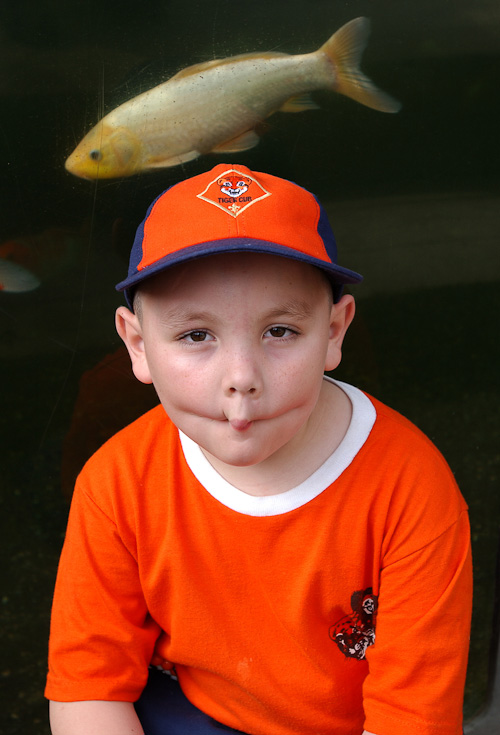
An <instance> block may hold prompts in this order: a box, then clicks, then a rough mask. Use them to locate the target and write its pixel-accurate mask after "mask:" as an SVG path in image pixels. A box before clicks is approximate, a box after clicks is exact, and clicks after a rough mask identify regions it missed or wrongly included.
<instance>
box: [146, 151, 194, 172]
mask: <svg viewBox="0 0 500 735" xmlns="http://www.w3.org/2000/svg"><path fill="white" fill-rule="evenodd" d="M198 156H201V153H200V151H187V153H180V154H179V155H178V156H170V157H169V158H156V159H153V160H149V161H148V162H147V164H146V166H145V168H168V167H169V166H179V165H180V164H181V163H187V162H188V161H193V160H194V159H195V158H198Z"/></svg>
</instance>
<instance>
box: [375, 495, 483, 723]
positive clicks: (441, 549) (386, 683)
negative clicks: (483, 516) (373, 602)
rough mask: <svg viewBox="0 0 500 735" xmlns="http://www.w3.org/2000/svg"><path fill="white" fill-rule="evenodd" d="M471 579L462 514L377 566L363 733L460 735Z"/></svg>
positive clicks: (467, 534)
mask: <svg viewBox="0 0 500 735" xmlns="http://www.w3.org/2000/svg"><path fill="white" fill-rule="evenodd" d="M471 598H472V573H471V552H470V531H469V522H468V514H467V511H466V510H465V509H464V510H463V511H462V512H461V513H460V515H459V518H458V520H457V521H456V522H455V523H453V524H452V525H451V526H449V527H448V528H447V529H446V530H445V531H444V532H443V533H441V534H440V535H439V536H438V537H437V538H435V539H434V540H432V541H431V542H427V543H425V544H424V545H422V546H421V548H418V549H417V550H415V551H413V552H412V553H409V554H407V555H404V556H402V557H401V558H398V559H395V560H390V561H389V563H387V564H386V565H384V564H383V565H382V571H381V575H380V593H379V599H378V612H377V624H376V641H375V645H373V646H372V647H370V648H369V649H368V651H367V655H366V657H367V660H368V663H369V675H368V676H367V678H366V680H365V682H364V688H363V701H364V710H365V716H366V721H365V728H366V730H368V731H370V732H374V733H377V735H399V733H410V734H412V733H420V734H421V735H424V734H425V735H431V734H434V733H435V735H438V734H440V735H445V734H446V735H460V734H461V733H462V697H463V689H464V681H465V672H466V667H467V654H468V641H469V630H470V616H471Z"/></svg>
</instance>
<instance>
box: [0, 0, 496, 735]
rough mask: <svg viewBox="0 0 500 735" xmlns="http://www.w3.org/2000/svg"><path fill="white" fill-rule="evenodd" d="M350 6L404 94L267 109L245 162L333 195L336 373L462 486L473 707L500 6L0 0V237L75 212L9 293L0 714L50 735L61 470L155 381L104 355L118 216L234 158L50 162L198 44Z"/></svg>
mask: <svg viewBox="0 0 500 735" xmlns="http://www.w3.org/2000/svg"><path fill="white" fill-rule="evenodd" d="M358 15H367V16H369V17H370V18H371V20H372V28H373V32H372V38H371V40H370V44H369V47H368V50H367V52H366V53H365V57H364V63H363V68H364V70H365V71H366V72H367V73H368V74H369V75H370V76H371V77H372V78H373V79H375V80H376V81H377V83H378V84H379V85H380V86H381V87H382V88H384V89H385V90H387V91H389V92H391V93H392V94H393V95H394V96H396V97H397V98H398V99H400V100H401V101H402V103H403V109H402V111H401V112H400V113H399V114H398V115H384V114H382V113H377V112H374V111H372V110H369V109H366V108H363V107H361V106H360V105H358V104H356V103H354V102H352V101H350V100H346V99H343V98H339V97H338V96H337V95H334V94H329V93H327V92H324V93H318V94H316V95H315V99H316V101H317V102H318V103H319V104H320V105H321V110H318V111H311V112H305V113H302V114H298V115H285V114H281V113H278V114H276V115H275V116H273V117H272V118H270V119H269V121H268V125H267V126H266V129H265V131H264V135H263V139H262V142H261V143H260V145H259V146H258V147H257V148H255V149H253V150H252V151H249V152H247V153H244V154H241V155H240V156H238V159H239V162H241V163H243V164H246V165H248V166H250V167H252V168H254V169H255V170H266V171H269V172H272V173H275V174H277V175H281V176H284V177H286V178H290V179H292V180H295V181H297V182H298V183H300V184H302V185H304V186H306V187H308V188H310V189H312V190H313V191H315V193H317V194H318V195H319V197H320V198H321V199H322V201H323V202H324V203H325V204H326V208H327V210H328V212H329V214H330V218H331V221H332V225H333V228H334V230H335V232H336V235H337V238H338V242H339V249H340V253H341V262H342V263H344V264H345V265H347V266H349V267H352V268H354V269H357V270H359V271H361V272H362V273H363V274H364V275H365V283H364V284H363V285H362V286H360V287H358V288H357V289H356V291H355V294H356V297H357V300H358V317H357V321H356V323H355V325H354V326H353V327H352V331H351V333H350V335H349V336H348V339H347V345H346V349H345V355H344V362H343V364H342V366H341V368H340V369H339V371H338V373H337V375H338V377H340V378H342V379H344V380H347V381H350V382H354V383H355V384H357V385H359V386H360V387H361V388H364V389H366V390H368V391H370V392H372V393H373V394H375V395H376V396H377V397H378V398H380V399H381V400H383V401H385V402H386V403H388V404H389V405H391V406H393V407H394V408H396V409H398V410H400V411H401V412H402V413H404V414H406V415H407V416H408V417H409V418H410V419H412V420H413V421H414V422H415V423H416V424H417V425H418V426H420V427H421V428H422V429H423V430H424V431H425V432H426V433H428V434H429V436H430V437H431V438H432V439H433V440H434V441H435V443H436V444H437V445H438V447H439V448H440V449H441V450H442V451H443V453H444V454H445V456H446V457H447V459H448V461H449V463H450V465H451V467H452V469H453V471H454V472H455V474H456V477H457V479H458V481H459V484H460V486H461V488H462V491H463V493H464V495H465V497H466V500H467V502H468V503H469V505H470V509H471V522H472V532H473V543H474V558H475V602H474V621H473V633H472V640H471V655H470V665H469V676H468V683H467V692H466V714H467V716H468V717H470V716H472V715H473V714H474V713H476V712H477V711H478V710H480V708H481V707H482V706H483V705H484V702H485V700H486V697H487V690H488V672H489V667H490V665H491V662H490V646H491V640H492V634H493V615H494V599H495V563H496V556H497V548H498V537H499V519H500V500H499V482H498V479H499V458H500V443H499V438H500V437H499V434H500V431H499V418H498V416H499V388H498V372H499V360H498V357H499V354H498V353H499V339H498V315H499V288H498V282H499V276H500V258H499V240H500V236H499V220H500V216H499V204H500V197H499V183H500V182H499V172H498V168H499V156H498V133H497V128H498V89H499V81H500V80H499V77H500V64H499V52H500V8H499V6H498V3H497V2H496V1H494V0H475V2H473V3H472V2H470V0H453V1H451V0H449V1H448V0H432V1H431V0H421V1H420V2H415V0H412V1H410V0H401V1H400V2H398V3H394V2H390V0H379V1H375V0H359V1H355V0H353V1H352V2H344V1H342V2H341V1H340V0H329V1H326V0H324V1H323V0H310V1H309V2H306V1H305V0H303V1H302V2H298V1H296V0H287V1H285V0H272V1H271V2H269V1H267V2H261V1H260V0H254V2H252V3H241V4H236V3H233V2H228V1H227V0H212V1H211V2H208V1H196V0H194V1H193V2H190V3H176V2H171V1H170V0H165V1H163V2H159V1H154V2H148V1H147V0H146V1H144V2H142V3H124V2H117V1H116V0H107V1H106V2H103V0H88V1H82V2H78V1H77V2H72V3H68V2H63V1H62V0H46V2H43V3H40V2H38V0H25V2H23V3H19V2H13V0H5V2H3V3H2V6H1V8H0V97H1V104H2V116H1V118H0V152H1V159H0V160H1V171H2V176H1V180H0V187H1V191H0V212H1V216H0V243H2V242H5V241H7V240H12V239H16V238H26V237H28V236H32V235H37V234H40V233H42V232H44V231H46V230H48V229H51V228H59V229H60V228H68V229H69V230H70V231H71V232H72V233H73V236H74V240H75V242H76V243H77V244H76V250H77V255H75V256H74V257H73V259H72V260H70V262H68V263H66V264H64V263H63V264H61V263H60V262H56V263H55V264H54V267H53V270H52V271H50V270H49V272H48V273H47V274H46V275H45V277H44V278H43V279H42V284H41V286H40V288H39V289H38V290H36V291H33V292H31V293H26V294H9V293H0V377H1V383H0V384H1V386H2V388H1V403H0V422H1V423H0V432H1V433H0V437H1V471H0V503H1V512H0V524H1V526H0V534H1V535H0V539H1V544H2V559H3V563H2V570H1V572H0V575H1V597H2V599H1V608H0V609H1V614H2V620H1V631H2V643H1V663H0V677H1V681H2V687H1V695H0V696H1V708H0V731H1V732H2V733H5V735H17V734H18V733H19V734H20V733H23V734H24V733H30V734H33V733H35V734H38V733H40V734H41V735H47V733H48V725H47V718H46V703H45V701H44V700H43V695H42V691H43V685H44V677H45V670H46V649H47V638H48V622H49V611H50V602H51V595H52V588H53V583H54V577H55V571H56V565H57V559H58V555H59V551H60V547H61V544H62V540H63V534H64V528H65V523H66V517H67V511H68V501H67V496H68V494H69V493H70V487H71V481H72V477H74V475H75V474H76V472H77V471H78V470H79V468H80V466H81V463H82V461H83V459H84V458H85V456H86V455H87V454H88V453H89V452H90V451H92V450H93V449H94V448H96V447H97V446H98V445H99V443H100V442H102V440H103V439H104V438H105V437H106V436H107V435H108V434H109V433H110V431H113V430H114V429H115V428H118V427H119V426H121V425H124V424H125V423H127V422H128V421H130V420H132V418H134V416H136V415H138V414H139V413H140V412H141V411H142V410H144V409H145V408H147V407H148V406H149V405H150V403H151V401H152V400H154V399H153V398H152V396H151V392H150V391H149V390H148V389H147V388H146V387H144V388H143V389H141V388H140V386H139V387H138V388H136V387H135V386H134V384H133V382H132V380H131V378H130V376H129V373H128V371H127V367H126V362H124V363H122V362H113V363H111V366H108V369H107V370H106V369H105V368H102V369H99V368H97V369H96V366H98V365H100V364H101V362H102V360H103V359H104V358H105V357H106V356H107V355H112V354H114V353H116V351H117V350H118V349H119V347H120V345H119V341H118V338H117V337H116V336H115V333H114V326H113V311H114V309H115V307H116V306H117V305H119V304H120V303H121V300H120V297H119V296H118V295H117V294H116V293H115V291H114V284H115V283H116V282H117V281H118V280H120V279H121V278H122V277H123V275H124V273H125V270H126V252H127V250H128V248H129V246H130V236H131V233H132V232H133V229H134V227H135V226H136V225H137V223H138V222H139V221H140V219H142V216H143V214H144V211H145V209H146V207H147V205H148V204H149V202H150V201H151V200H152V198H153V197H154V196H156V195H157V194H158V193H159V192H160V191H161V190H162V189H164V188H166V187H167V186H168V185H170V184H171V183H173V182H175V181H176V180H178V179H179V178H183V177H184V176H189V175H194V174H196V173H198V172H200V171H203V170H206V169H207V168H208V167H210V166H212V165H215V163H216V162H218V161H223V160H226V161H227V162H228V163H233V162H234V160H233V157H231V158H230V157H226V158H224V157H220V156H219V157H217V158H215V157H205V158H202V159H199V160H197V161H193V162H191V163H189V164H187V165H185V166H183V167H179V168H171V169H165V170H164V171H162V172H156V173H154V174H145V175H142V176H138V177H134V178H131V179H126V180H119V181H112V182H99V183H98V184H95V183H91V182H86V181H82V180H79V179H76V178H74V177H72V176H71V175H70V174H68V173H66V172H65V170H64V167H63V163H64V160H65V158H66V156H67V155H68V154H69V153H70V152H71V150H72V149H73V147H74V146H75V144H76V143H77V142H78V140H80V138H81V137H82V136H83V134H84V133H85V132H86V131H87V130H88V129H89V128H90V127H91V126H92V125H93V124H95V122H97V119H98V118H99V117H100V116H101V115H102V113H103V111H104V112H108V111H110V110H111V109H112V108H113V107H115V106H116V105H117V104H119V103H121V102H123V101H125V100H126V99H128V98H130V97H132V96H134V95H135V94H137V93H139V92H140V91H143V90H145V89H147V88H149V87H151V86H154V85H155V84H158V83H159V82H160V81H162V80H163V79H166V78H168V77H169V76H171V75H172V74H173V73H175V72H176V71H178V70H179V69H181V68H183V67H185V66H188V65H189V64H192V63H195V62H199V61H204V60H208V59H211V58H214V57H224V56H228V55H232V54H236V53H242V52H247V51H260V50H262V51H265V50H270V49H273V50H280V51H284V52H289V53H299V52H306V51H310V50H313V49H315V48H316V47H318V46H319V45H320V44H321V43H323V42H324V41H325V40H326V39H327V37H328V36H329V35H331V33H333V31H334V30H336V29H337V28H338V27H339V26H340V25H342V23H344V22H346V21H347V20H350V19H351V18H354V17H356V16H358ZM89 371H91V372H89ZM84 375H85V376H86V377H85V378H84V382H83V383H81V379H82V376H84ZM79 390H80V391H81V392H80V394H79ZM422 644H423V645H425V642H422Z"/></svg>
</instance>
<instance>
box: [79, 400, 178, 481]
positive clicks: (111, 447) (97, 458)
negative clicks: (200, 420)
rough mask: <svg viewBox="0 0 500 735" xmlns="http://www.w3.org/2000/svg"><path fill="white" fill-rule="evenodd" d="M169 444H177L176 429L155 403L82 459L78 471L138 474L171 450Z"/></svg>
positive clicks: (91, 474)
mask: <svg viewBox="0 0 500 735" xmlns="http://www.w3.org/2000/svg"><path fill="white" fill-rule="evenodd" d="M172 443H177V444H179V446H180V442H179V437H178V431H177V428H176V427H175V426H174V425H173V424H172V422H171V421H170V419H169V418H168V416H167V414H166V413H165V410H164V408H163V406H162V405H161V404H159V405H158V406H155V407H154V408H152V409H150V410H149V411H147V412H146V413H144V414H142V416H139V418H137V419H136V420H135V421H133V422H132V423H130V424H128V425H127V426H125V427H124V428H123V429H121V430H120V431H118V432H117V433H116V434H114V435H113V436H112V437H111V438H110V439H108V440H107V441H106V442H105V443H104V444H103V445H102V446H101V447H100V448H99V449H98V450H97V451H96V452H95V453H94V454H93V455H92V456H91V457H90V459H89V460H88V461H87V462H86V464H85V466H84V468H83V470H82V473H81V474H82V475H83V476H95V475H103V474H107V475H109V474H110V473H116V472H119V474H120V475H121V476H125V475H127V474H128V475H139V474H141V473H142V472H143V471H144V468H145V467H146V466H147V465H148V464H151V462H152V461H154V460H155V458H156V457H159V456H165V455H164V452H167V451H171V449H172V447H171V446H169V445H171V444H172Z"/></svg>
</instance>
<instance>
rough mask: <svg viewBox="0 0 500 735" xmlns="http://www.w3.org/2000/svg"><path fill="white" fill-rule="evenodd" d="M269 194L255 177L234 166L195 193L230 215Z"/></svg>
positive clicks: (238, 212)
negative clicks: (198, 192) (199, 192)
mask: <svg viewBox="0 0 500 735" xmlns="http://www.w3.org/2000/svg"><path fill="white" fill-rule="evenodd" d="M269 196H271V192H270V191H266V189H264V187H263V186H262V185H261V184H259V182H258V181H257V180H256V179H254V178H253V177H252V176H248V175H247V174H243V173H241V172H240V171H237V170H235V169H234V168H231V169H228V170H227V171H224V173H223V174H222V176H217V178H215V179H213V181H211V182H210V184H209V185H208V186H207V187H206V189H205V190H204V191H202V192H201V194H197V197H198V198H199V199H203V201H205V202H208V203H209V204H214V205H215V206H216V207H218V208H219V209H222V211H223V212H227V214H229V215H231V216H232V217H237V216H238V215H239V214H241V213H242V212H243V211H244V210H245V209H247V207H250V206H251V205H252V204H255V203H256V202H258V201H260V200H262V199H265V198H266V197H269Z"/></svg>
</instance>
